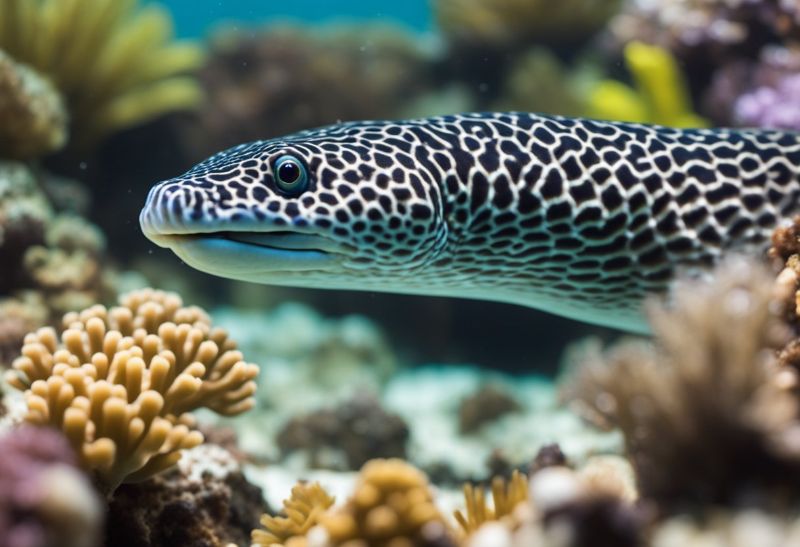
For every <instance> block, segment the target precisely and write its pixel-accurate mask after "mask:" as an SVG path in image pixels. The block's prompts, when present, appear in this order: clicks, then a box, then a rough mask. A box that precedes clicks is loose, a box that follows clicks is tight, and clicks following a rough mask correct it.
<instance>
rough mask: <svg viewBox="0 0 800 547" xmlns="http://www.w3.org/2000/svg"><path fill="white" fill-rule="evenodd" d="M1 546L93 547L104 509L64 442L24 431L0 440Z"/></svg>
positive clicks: (37, 431)
mask: <svg viewBox="0 0 800 547" xmlns="http://www.w3.org/2000/svg"><path fill="white" fill-rule="evenodd" d="M0 454H2V458H0V545H3V546H4V547H56V546H59V547H95V546H97V545H98V544H99V539H100V533H101V529H102V524H103V507H102V504H101V502H100V499H99V498H98V496H97V494H96V493H95V492H94V490H93V489H92V487H91V485H90V483H89V481H88V480H87V478H86V477H85V476H84V474H83V473H82V472H81V471H80V470H79V469H78V468H77V467H76V465H75V463H76V462H75V455H74V454H73V452H72V449H71V448H70V446H69V443H68V442H67V441H66V439H64V438H63V436H61V435H60V434H59V433H57V432H55V431H52V430H50V429H44V428H33V427H22V428H19V429H16V430H14V431H11V432H8V433H6V434H5V435H3V436H1V437H0Z"/></svg>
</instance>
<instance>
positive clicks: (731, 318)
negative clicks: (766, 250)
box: [567, 258, 800, 511]
mask: <svg viewBox="0 0 800 547" xmlns="http://www.w3.org/2000/svg"><path fill="white" fill-rule="evenodd" d="M777 294H778V291H777V289H776V288H775V285H774V282H773V278H772V277H771V276H770V274H769V273H767V272H766V271H765V270H764V269H763V268H762V267H761V266H760V265H758V264H755V263H751V262H748V261H746V260H744V259H741V258H736V259H730V260H728V261H726V262H723V263H722V264H721V265H720V266H719V267H718V268H717V269H716V271H715V275H714V277H713V281H705V282H700V281H697V282H695V283H685V284H684V285H683V286H681V287H678V288H677V289H676V290H675V293H674V295H673V307H671V308H669V309H667V308H663V307H658V306H651V309H650V320H651V326H652V329H653V332H654V334H655V337H656V346H655V347H653V346H651V345H650V344H648V343H645V342H627V343H622V344H620V345H618V346H616V347H614V348H612V349H611V350H609V351H608V352H607V353H605V354H602V353H600V352H599V351H598V348H597V347H596V346H595V347H589V348H586V347H585V348H583V357H581V358H578V359H576V362H579V363H581V368H580V369H579V370H578V371H577V372H576V373H575V374H576V376H575V377H574V378H573V379H572V380H571V383H570V387H568V388H567V398H568V399H571V400H572V401H573V404H574V406H575V407H576V408H577V409H578V410H579V411H581V412H583V413H584V414H585V415H586V416H588V417H590V418H592V419H594V420H595V421H596V422H597V423H599V424H601V425H605V426H616V427H619V428H620V429H621V430H622V432H623V434H624V436H625V444H626V450H627V453H628V454H629V456H630V458H631V461H632V462H633V464H634V466H635V468H636V474H637V482H638V487H639V490H640V492H641V495H642V496H643V497H644V498H647V499H652V500H655V501H657V502H658V504H659V507H660V508H661V509H662V510H665V511H670V510H673V511H674V510H680V509H681V508H684V507H686V506H698V505H704V504H712V503H713V504H725V503H728V504H740V503H750V504H753V503H755V504H761V506H762V507H766V506H769V504H770V503H776V501H777V500H779V499H781V497H782V496H788V499H792V498H796V495H795V496H792V495H791V491H792V489H796V488H797V485H796V484H795V483H794V482H793V481H792V480H791V479H789V477H793V476H795V474H796V473H797V470H798V466H799V465H800V454H798V452H797V448H796V443H795V442H793V439H794V438H795V434H796V431H797V430H798V429H797V428H798V425H800V423H799V422H798V401H797V398H796V396H795V395H793V394H792V392H791V391H790V390H789V389H788V387H789V386H791V383H789V384H787V382H786V378H785V369H781V368H780V367H779V366H778V364H777V358H776V350H777V349H780V348H781V347H782V346H783V345H784V344H785V343H786V342H787V341H788V337H787V335H788V332H787V329H786V326H785V325H784V323H783V322H782V321H781V318H780V314H779V313H778V311H779V310H778V309H777V308H780V306H776V305H775V304H774V298H775V297H776V296H777ZM709 394H713V396H709Z"/></svg>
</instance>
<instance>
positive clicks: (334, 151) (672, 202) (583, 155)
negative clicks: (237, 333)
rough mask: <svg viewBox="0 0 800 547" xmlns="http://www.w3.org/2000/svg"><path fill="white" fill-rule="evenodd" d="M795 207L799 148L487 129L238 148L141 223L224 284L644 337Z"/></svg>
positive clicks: (182, 182)
mask: <svg viewBox="0 0 800 547" xmlns="http://www.w3.org/2000/svg"><path fill="white" fill-rule="evenodd" d="M799 194H800V135H798V134H795V133H788V132H778V131H767V130H732V129H710V130H700V129H690V130H679V129H670V128H664V127H657V126H646V125H638V124H627V123H613V122H600V121H593V120H584V119H569V118H563V117H551V116H543V115H534V114H527V113H479V114H464V115H453V116H442V117H435V118H428V119H420V120H409V121H388V122H383V121H380V122H354V123H341V124H337V125H333V126H330V127H325V128H321V129H317V130H311V131H304V132H300V133H297V134H294V135H290V136H287V137H283V138H276V139H271V140H265V141H258V142H253V143H249V144H243V145H240V146H237V147H235V148H231V149H230V150H227V151H224V152H221V153H219V154H216V155H215V156H212V157H211V158H209V159H208V160H206V161H204V162H202V163H200V164H199V165H197V166H196V167H194V168H193V169H191V170H190V171H189V172H187V173H186V174H184V175H181V176H180V177H177V178H174V179H170V180H167V181H164V182H162V183H160V184H158V185H157V186H155V187H154V188H153V189H152V190H151V191H150V194H149V196H148V198H147V203H146V205H145V207H144V209H143V210H142V213H141V217H140V222H141V226H142V229H143V231H144V233H145V235H146V236H147V237H148V238H150V239H151V240H152V241H153V242H155V243H157V244H158V245H161V246H163V247H168V248H171V249H172V250H173V251H174V252H175V254H177V255H178V256H179V257H180V258H181V259H183V260H184V261H185V262H186V263H187V264H189V265H190V266H193V267H195V268H197V269H198V270H202V271H204V272H208V273H212V274H216V275H220V276H224V277H229V278H234V279H240V280H245V281H251V282H257V283H269V284H278V285H291V286H300V287H314V288H328V289H360V290H374V291H387V292H397V293H413V294H425V295H444V296H456V297H467V298H477V299H485V300H495V301H502V302H510V303H515V304H522V305H527V306H530V307H534V308H539V309H542V310H546V311H549V312H552V313H556V314H560V315H564V316H568V317H571V318H574V319H578V320H582V321H586V322H591V323H598V324H604V325H608V326H612V327H617V328H621V329H626V330H633V331H641V330H643V329H644V322H643V320H642V317H641V313H640V309H641V303H642V300H643V299H644V298H645V297H646V296H647V295H648V294H651V293H659V292H663V291H665V289H666V288H667V287H668V284H669V282H670V280H671V279H673V277H674V276H675V275H676V272H679V271H681V270H687V271H698V272H701V271H703V269H704V268H707V267H708V266H709V265H711V264H713V263H715V262H716V261H717V260H718V259H719V258H720V257H721V256H722V255H724V254H725V253H726V252H731V251H743V250H746V249H763V248H764V247H765V246H766V244H767V242H768V241H769V236H770V233H771V231H772V229H773V228H774V227H775V226H776V225H777V224H778V223H779V222H780V220H781V219H783V218H786V217H787V216H791V215H792V214H793V213H795V212H797V211H798V210H799V209H800V207H798V195H799Z"/></svg>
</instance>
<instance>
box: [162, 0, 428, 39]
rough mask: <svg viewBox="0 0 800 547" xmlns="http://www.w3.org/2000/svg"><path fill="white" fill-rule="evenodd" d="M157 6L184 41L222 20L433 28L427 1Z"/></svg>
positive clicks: (252, 0) (176, 0) (172, 1)
mask: <svg viewBox="0 0 800 547" xmlns="http://www.w3.org/2000/svg"><path fill="white" fill-rule="evenodd" d="M159 3H161V4H163V5H165V6H167V7H169V8H170V10H172V12H173V14H174V16H175V25H176V31H177V33H178V35H179V36H181V37H186V38H188V37H198V36H202V35H204V34H205V33H206V32H207V31H208V30H209V29H212V28H214V27H215V26H218V25H220V24H221V23H222V22H224V21H235V22H246V23H247V24H253V25H257V24H259V23H264V22H268V21H270V20H275V19H299V20H303V21H308V22H323V21H341V20H350V21H352V20H369V19H382V20H389V21H396V22H397V23H400V24H403V25H405V26H408V27H411V28H414V29H417V30H427V29H429V28H430V27H431V25H432V22H431V13H430V9H429V5H428V0H403V1H399V2H391V1H385V0H384V1H370V0H338V1H335V2H333V1H328V0H293V1H291V2H283V1H280V2H278V1H274V0H225V1H220V2H209V1H202V2H198V1H197V0H162V1H161V2H159ZM198 6H201V7H198Z"/></svg>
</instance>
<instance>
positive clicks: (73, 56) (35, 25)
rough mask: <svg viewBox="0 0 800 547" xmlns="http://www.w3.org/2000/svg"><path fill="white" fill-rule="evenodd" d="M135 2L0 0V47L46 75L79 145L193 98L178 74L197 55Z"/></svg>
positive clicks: (154, 9) (196, 96)
mask: <svg viewBox="0 0 800 547" xmlns="http://www.w3.org/2000/svg"><path fill="white" fill-rule="evenodd" d="M137 3H138V1H137V0H4V2H3V9H2V10H0V49H4V50H5V51H6V52H8V53H9V54H10V55H11V56H12V57H13V58H15V59H17V60H18V61H21V62H23V63H26V64H28V65H30V66H32V67H33V68H35V69H36V70H38V71H40V72H41V73H42V74H44V75H46V76H47V77H49V78H50V80H51V81H52V82H53V83H54V84H55V86H56V87H57V88H58V90H59V91H60V92H61V93H62V95H63V96H64V98H65V99H66V103H67V107H68V110H69V114H70V120H71V132H72V136H73V137H74V138H75V139H76V140H77V141H78V143H79V144H87V143H91V142H93V141H94V140H96V139H97V138H99V137H101V136H103V135H105V134H107V133H109V132H112V131H115V130H118V129H120V128H123V127H128V126H131V125H134V124H137V123H140V122H143V121H145V120H147V119H150V118H153V117H155V116H158V115H160V114H162V113H164V112H168V111H171V110H176V109H181V108H186V107H188V106H192V105H196V104H198V103H199V101H200V98H201V95H200V90H199V88H198V86H197V84H196V83H195V81H194V80H193V79H191V78H189V77H185V76H181V74H183V73H186V72H187V71H190V70H193V69H195V68H196V67H197V66H198V65H199V63H200V60H201V53H200V51H199V50H198V48H197V47H196V46H194V45H191V44H173V43H170V39H171V34H172V30H171V22H170V18H169V15H168V14H167V13H166V12H165V11H164V10H163V9H162V8H160V7H158V6H156V5H152V4H151V5H147V6H145V7H142V8H138V7H137Z"/></svg>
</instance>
